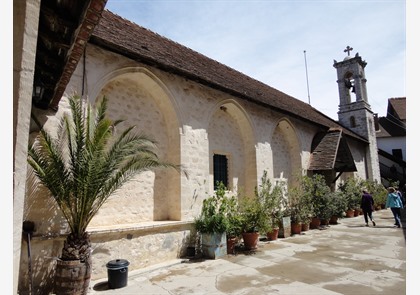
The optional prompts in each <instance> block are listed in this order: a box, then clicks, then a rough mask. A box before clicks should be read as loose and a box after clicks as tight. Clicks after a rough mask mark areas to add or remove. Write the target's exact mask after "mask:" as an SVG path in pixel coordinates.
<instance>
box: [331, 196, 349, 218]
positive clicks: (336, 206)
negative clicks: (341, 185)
mask: <svg viewBox="0 0 420 295" xmlns="http://www.w3.org/2000/svg"><path fill="white" fill-rule="evenodd" d="M331 199H332V201H331V206H332V209H331V213H332V215H331V216H333V215H335V216H337V217H338V218H343V217H344V216H345V211H347V198H346V196H345V194H344V193H343V192H342V191H339V190H338V191H335V192H332V193H331Z"/></svg>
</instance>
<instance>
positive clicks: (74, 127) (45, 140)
mask: <svg viewBox="0 0 420 295" xmlns="http://www.w3.org/2000/svg"><path fill="white" fill-rule="evenodd" d="M69 104H70V111H71V114H65V115H64V116H63V117H62V118H61V120H60V124H59V126H58V131H57V133H56V134H50V133H48V132H46V131H45V130H44V129H43V128H42V129H41V131H40V134H39V135H38V137H37V140H36V141H35V143H34V144H33V146H31V147H29V151H28V163H29V165H30V166H31V167H32V168H33V170H34V173H35V175H36V176H37V177H38V179H39V180H40V182H41V183H42V184H43V185H44V186H45V187H46V188H47V189H48V190H49V192H50V194H51V196H52V197H53V198H54V200H55V201H56V203H57V205H58V207H59V209H60V210H61V212H62V213H63V216H64V218H65V219H66V220H67V222H68V225H69V227H70V231H71V232H70V234H69V235H68V237H67V240H66V242H65V245H64V248H63V254H62V259H65V260H71V259H81V257H80V256H81V255H84V256H85V257H84V258H83V259H87V257H89V256H90V252H89V251H90V244H89V238H88V236H87V233H86V228H87V226H88V225H89V223H90V221H91V220H92V218H93V217H94V216H95V215H96V214H97V213H98V211H99V209H100V208H101V207H102V205H103V204H104V203H105V202H106V201H107V199H108V198H109V196H111V194H113V193H114V192H115V190H117V189H119V188H121V186H122V185H123V184H124V183H126V182H127V181H129V180H130V179H131V178H132V177H133V176H134V175H136V174H137V173H139V172H142V171H148V170H152V169H155V168H161V167H164V168H165V167H172V168H175V169H179V167H177V166H175V165H172V164H169V163H164V162H162V161H160V160H159V159H158V156H157V154H156V153H155V151H154V150H155V148H156V145H155V142H154V141H153V140H152V139H150V138H148V137H146V136H144V135H138V134H134V133H133V132H134V128H135V126H131V127H129V128H127V129H125V130H122V132H119V133H118V134H117V133H116V132H115V127H116V126H117V125H118V124H119V123H121V122H122V121H121V120H118V121H112V120H110V119H108V118H107V116H106V111H107V105H108V100H107V99H106V97H104V98H103V99H102V101H100V103H99V105H98V107H97V109H96V110H94V109H93V108H91V106H90V105H89V104H88V103H86V104H85V103H83V101H82V99H81V98H80V97H79V96H77V95H74V96H72V97H70V98H69ZM85 106H86V107H85ZM82 244H85V246H83V245H82ZM86 245H87V246H86ZM70 248H71V250H70ZM74 249H76V251H74ZM83 249H85V250H83ZM86 249H88V250H86ZM81 252H83V254H81ZM88 252H89V253H88ZM74 253H76V254H74Z"/></svg>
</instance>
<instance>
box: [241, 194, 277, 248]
mask: <svg viewBox="0 0 420 295" xmlns="http://www.w3.org/2000/svg"><path fill="white" fill-rule="evenodd" d="M239 211H240V214H241V219H242V239H243V241H244V246H245V249H246V250H255V249H257V248H258V241H259V237H260V234H266V233H267V232H269V231H271V230H272V226H271V222H270V216H269V215H268V214H267V212H266V211H265V208H264V206H263V203H262V202H261V200H260V199H259V198H258V197H257V196H253V197H249V196H246V197H244V198H243V200H241V202H240V203H239Z"/></svg>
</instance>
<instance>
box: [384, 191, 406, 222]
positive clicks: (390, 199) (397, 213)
mask: <svg viewBox="0 0 420 295" xmlns="http://www.w3.org/2000/svg"><path fill="white" fill-rule="evenodd" d="M385 208H386V209H387V208H391V211H392V214H393V215H394V219H395V224H394V225H395V226H397V227H401V209H403V208H404V205H403V203H402V201H401V198H400V197H399V196H398V194H397V193H396V191H395V188H393V187H389V188H388V196H387V198H386V204H385Z"/></svg>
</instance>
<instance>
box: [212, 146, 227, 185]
mask: <svg viewBox="0 0 420 295" xmlns="http://www.w3.org/2000/svg"><path fill="white" fill-rule="evenodd" d="M227 164H228V163H227V157H226V156H225V155H218V154H215V155H214V156H213V174H214V183H213V186H214V189H215V190H216V189H217V182H222V183H223V184H224V185H225V186H226V187H228V173H227V172H228V166H227Z"/></svg>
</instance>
